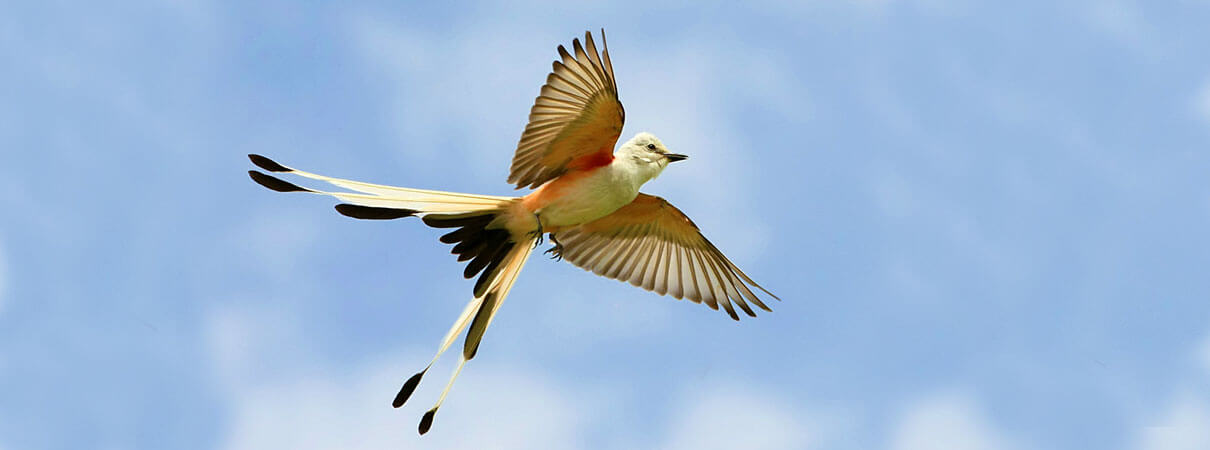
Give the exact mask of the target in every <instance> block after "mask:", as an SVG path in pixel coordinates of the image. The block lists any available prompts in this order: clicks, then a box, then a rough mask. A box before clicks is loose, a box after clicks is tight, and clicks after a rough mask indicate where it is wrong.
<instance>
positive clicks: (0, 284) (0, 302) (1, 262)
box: [0, 242, 8, 313]
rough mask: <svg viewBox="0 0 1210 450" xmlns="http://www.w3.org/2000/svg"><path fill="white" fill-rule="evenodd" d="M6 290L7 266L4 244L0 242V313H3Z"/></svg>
mask: <svg viewBox="0 0 1210 450" xmlns="http://www.w3.org/2000/svg"><path fill="white" fill-rule="evenodd" d="M7 288H8V266H7V263H6V262H5V259H4V243H3V242H0V313H4V305H5V303H6V296H5V291H6V290H7Z"/></svg>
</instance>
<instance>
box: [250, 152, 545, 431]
mask: <svg viewBox="0 0 1210 450" xmlns="http://www.w3.org/2000/svg"><path fill="white" fill-rule="evenodd" d="M248 158H249V159H251V160H252V163H253V164H256V165H257V166H258V167H260V168H261V169H264V170H266V171H269V172H274V173H289V174H293V175H298V176H301V177H303V178H309V179H314V180H320V181H324V182H326V183H329V184H331V185H333V186H336V187H339V188H343V189H348V190H350V191H354V192H327V191H320V190H314V189H310V188H306V187H302V186H299V185H296V184H293V183H290V182H287V181H285V180H282V179H279V178H277V177H274V176H272V175H268V174H265V173H262V172H258V171H255V170H250V171H248V174H249V175H250V176H251V177H252V180H253V181H256V182H257V183H259V184H260V185H262V186H264V187H266V188H269V189H272V190H275V191H278V192H306V193H312V194H321V195H328V196H332V197H335V198H337V199H339V200H341V201H343V202H345V203H342V204H338V205H336V211H337V212H339V213H341V214H343V215H346V216H349V217H353V218H357V219H368V220H390V219H399V218H403V217H409V216H418V217H420V219H421V220H422V221H423V222H424V223H425V225H428V226H430V227H433V228H454V230H453V231H450V232H449V233H446V234H445V235H443V236H441V238H440V240H441V242H444V243H446V244H454V247H453V249H452V250H451V253H453V254H455V255H457V256H458V260H459V261H470V262H469V263H467V265H466V268H465V270H464V271H463V275H464V276H466V278H474V277H475V276H476V275H478V276H479V279H478V280H476V281H475V288H474V298H473V299H472V300H471V301H470V303H468V304H467V305H466V307H465V308H464V309H463V311H462V314H461V315H459V317H458V320H456V321H455V322H454V324H453V326H451V327H450V330H449V331H448V332H447V333H446V335H445V337H444V338H443V339H442V340H441V345H440V347H439V348H438V350H437V353H436V355H434V356H433V359H432V360H431V361H429V364H428V365H427V366H425V367H424V369H423V370H421V371H420V372H417V373H416V374H415V375H412V376H411V377H410V378H408V380H407V381H406V382H405V383H404V384H403V387H402V388H401V389H400V390H399V393H398V395H396V396H395V399H394V401H393V402H392V406H394V407H396V408H398V407H400V406H402V405H403V404H404V403H405V402H406V401H407V400H408V398H409V397H411V395H412V393H413V392H414V391H415V389H416V387H417V386H418V385H419V384H420V380H421V378H423V376H424V374H425V373H427V372H428V370H429V368H431V367H432V366H433V364H434V363H435V362H436V361H437V359H438V358H439V357H440V356H441V354H442V353H444V352H445V351H446V350H447V349H448V348H449V347H450V345H451V344H452V343H453V341H454V340H455V338H456V337H457V336H458V335H459V334H461V333H462V331H463V330H467V329H468V326H469V330H468V331H467V333H466V342H465V343H464V345H463V349H462V355H461V357H460V358H459V362H458V366H457V368H456V369H455V371H454V374H453V375H452V376H451V377H450V380H449V382H448V383H447V384H446V386H445V390H444V391H442V393H441V397H440V398H438V400H437V403H436V404H435V405H434V406H433V408H432V409H430V410H429V411H428V412H426V413H425V415H424V418H423V419H422V420H421V424H420V434H424V433H425V432H427V431H428V429H429V427H430V426H432V423H433V416H434V414H435V413H436V412H437V408H439V407H441V404H442V402H444V401H445V398H446V395H448V394H449V391H450V388H451V387H453V385H454V380H455V379H457V377H458V374H459V373H461V371H462V367H463V365H465V364H466V362H467V361H469V360H471V359H472V358H474V357H475V353H476V352H477V351H478V349H479V343H480V342H481V341H482V340H483V334H484V332H486V331H487V327H488V325H490V324H491V321H492V319H493V318H494V317H495V314H496V311H497V310H499V308H500V305H501V303H503V302H504V298H505V297H507V296H508V293H509V291H510V290H512V287H513V284H514V283H516V281H517V275H518V274H520V272H521V269H522V268H523V267H524V266H525V262H526V260H527V259H529V256H530V254H531V253H532V252H533V248H534V243H535V238H536V237H534V236H530V237H526V238H523V239H518V238H517V237H516V236H514V235H513V234H512V233H511V232H509V231H508V230H506V229H503V228H500V227H499V224H498V223H499V222H502V221H500V220H497V219H498V218H499V216H500V215H501V214H503V213H504V212H505V211H507V210H508V207H509V206H510V205H512V204H513V203H514V202H516V201H517V200H518V199H517V198H515V197H496V196H487V195H474V194H459V193H453V192H441V191H430V190H423V189H410V188H402V187H394V186H383V185H378V184H370V183H363V182H360V181H352V180H343V179H339V178H331V177H327V176H323V175H317V174H313V173H309V172H303V171H300V170H296V169H292V168H289V167H286V166H284V165H281V164H278V163H277V162H275V161H273V160H271V159H269V158H266V157H263V156H260V155H248ZM518 241H520V242H518Z"/></svg>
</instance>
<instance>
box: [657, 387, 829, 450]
mask: <svg viewBox="0 0 1210 450" xmlns="http://www.w3.org/2000/svg"><path fill="white" fill-rule="evenodd" d="M688 400H689V401H687V402H685V403H684V404H683V405H681V406H680V407H679V408H678V409H677V410H676V412H675V414H673V417H674V419H673V420H672V423H671V424H669V426H668V436H667V437H666V438H665V439H664V441H663V444H662V445H660V446H659V448H662V449H665V450H696V449H712V448H718V449H724V448H744V449H754V450H756V449H787V448H809V447H810V446H812V445H813V443H814V442H817V441H818V436H817V435H819V434H821V432H822V429H823V427H822V426H821V425H822V424H819V423H817V421H815V420H813V419H814V418H812V417H808V416H807V415H806V414H805V413H804V412H803V411H800V410H798V409H797V408H796V407H795V405H793V404H790V403H788V402H786V401H784V400H782V399H779V398H777V397H775V396H771V395H767V394H766V393H761V392H756V391H751V390H747V389H744V388H740V389H736V388H735V386H734V383H731V384H730V385H721V384H720V385H718V386H711V385H697V386H693V387H692V395H691V396H690V397H689V399H688ZM722 418H726V419H725V420H720V419H722Z"/></svg>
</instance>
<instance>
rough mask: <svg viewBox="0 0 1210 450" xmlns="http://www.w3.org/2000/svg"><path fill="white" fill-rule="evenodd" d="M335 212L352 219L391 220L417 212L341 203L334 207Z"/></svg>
mask: <svg viewBox="0 0 1210 450" xmlns="http://www.w3.org/2000/svg"><path fill="white" fill-rule="evenodd" d="M336 212H338V213H341V214H343V215H346V216H349V217H352V218H354V219H366V220H391V219H401V218H404V217H409V216H414V215H416V213H417V212H419V211H416V210H414V209H405V208H379V207H375V206H361V205H351V204H348V203H341V204H339V205H336Z"/></svg>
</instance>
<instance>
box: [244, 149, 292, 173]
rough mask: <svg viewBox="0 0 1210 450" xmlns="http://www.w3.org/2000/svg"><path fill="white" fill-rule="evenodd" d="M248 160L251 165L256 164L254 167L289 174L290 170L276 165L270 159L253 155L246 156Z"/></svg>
mask: <svg viewBox="0 0 1210 450" xmlns="http://www.w3.org/2000/svg"><path fill="white" fill-rule="evenodd" d="M248 159H250V160H252V164H256V167H260V168H262V169H265V170H268V171H270V172H289V171H290V169H289V168H287V167H286V166H283V165H281V164H278V163H277V162H276V161H274V160H272V159H269V158H266V157H264V156H261V155H257V154H255V153H253V154H250V155H248Z"/></svg>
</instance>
